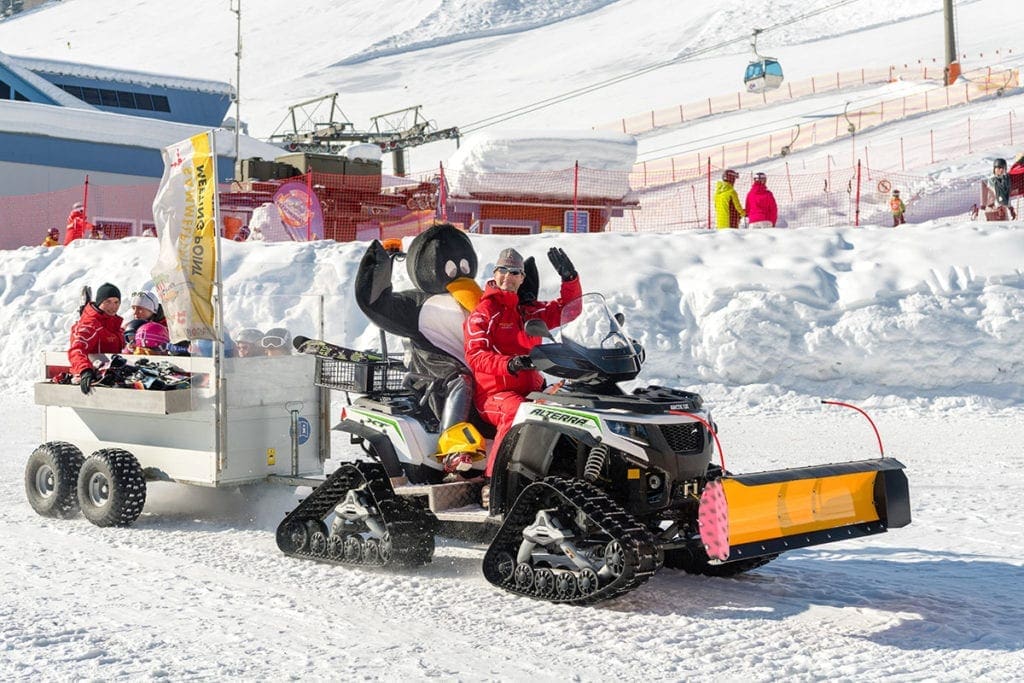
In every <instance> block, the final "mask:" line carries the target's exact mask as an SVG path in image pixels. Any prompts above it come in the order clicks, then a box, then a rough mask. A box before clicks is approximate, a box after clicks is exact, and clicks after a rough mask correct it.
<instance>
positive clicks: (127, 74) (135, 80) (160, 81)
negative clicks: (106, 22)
mask: <svg viewBox="0 0 1024 683" xmlns="http://www.w3.org/2000/svg"><path fill="white" fill-rule="evenodd" d="M9 57H10V60H11V61H13V62H14V63H16V64H18V65H20V66H21V67H23V68H24V69H28V70H30V71H34V72H36V73H45V74H52V75H62V76H76V77H78V78H93V79H98V80H102V81H111V82H115V83H131V84H133V85H141V86H156V87H162V88H174V89H176V90H192V91H196V92H205V93H214V94H217V95H233V94H234V92H235V89H234V87H233V86H232V85H231V84H230V83H223V82H221V81H207V80H203V79H199V78H185V77H181V76H165V75H162V74H155V73H149V72H146V71H131V70H129V69H111V68H109V67H105V66H96V65H93V64H80V63H77V62H64V61H60V60H56V59H38V58H35V57H18V56H15V55H10V56H9Z"/></svg>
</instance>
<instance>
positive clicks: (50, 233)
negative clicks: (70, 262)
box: [43, 228, 60, 247]
mask: <svg viewBox="0 0 1024 683" xmlns="http://www.w3.org/2000/svg"><path fill="white" fill-rule="evenodd" d="M58 244H60V230H58V229H57V228H50V229H49V230H47V231H46V237H45V238H44V239H43V246H44V247H56V246H57V245H58Z"/></svg>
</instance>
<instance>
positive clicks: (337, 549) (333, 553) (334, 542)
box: [327, 534, 345, 560]
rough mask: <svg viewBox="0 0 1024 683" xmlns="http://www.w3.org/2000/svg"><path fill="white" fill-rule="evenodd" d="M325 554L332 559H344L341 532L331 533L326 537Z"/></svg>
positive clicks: (343, 539)
mask: <svg viewBox="0 0 1024 683" xmlns="http://www.w3.org/2000/svg"><path fill="white" fill-rule="evenodd" d="M327 554H328V556H330V558H331V559H332V560H341V559H344V557H345V537H344V536H342V535H341V534H331V536H330V538H328V539H327Z"/></svg>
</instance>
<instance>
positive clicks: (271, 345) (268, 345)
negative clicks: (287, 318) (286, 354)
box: [260, 335, 285, 349]
mask: <svg viewBox="0 0 1024 683" xmlns="http://www.w3.org/2000/svg"><path fill="white" fill-rule="evenodd" d="M284 344H285V341H284V339H282V338H281V337H277V336H274V335H270V336H269V337H264V338H263V339H261V340H260V346H262V347H263V348H265V349H279V348H281V347H282V346H284Z"/></svg>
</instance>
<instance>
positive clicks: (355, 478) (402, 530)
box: [277, 462, 437, 567]
mask: <svg viewBox="0 0 1024 683" xmlns="http://www.w3.org/2000/svg"><path fill="white" fill-rule="evenodd" d="M363 484H368V486H367V487H366V490H367V491H368V492H369V493H370V495H371V496H372V497H373V506H374V507H375V508H377V510H378V511H379V513H380V516H381V518H382V521H383V523H384V527H385V529H386V530H387V533H388V535H389V536H390V538H391V556H390V557H389V558H388V559H387V561H382V560H381V559H380V557H379V556H377V557H375V558H369V559H367V558H365V557H360V558H359V559H346V558H345V557H343V556H341V557H339V556H338V555H337V554H332V553H331V552H330V543H327V544H325V547H324V549H323V552H314V551H313V550H311V549H310V543H309V539H308V536H309V535H310V532H309V529H310V528H311V527H315V528H320V525H321V524H322V523H323V520H324V518H325V517H326V516H327V515H328V514H329V513H330V512H332V511H333V510H334V506H335V505H337V504H338V503H339V502H341V500H342V499H344V498H345V496H346V495H347V494H348V492H349V491H351V490H352V489H357V488H359V487H361V486H363ZM311 523H312V524H311ZM293 525H302V526H303V527H305V528H306V530H307V532H306V534H307V540H306V542H305V543H304V544H303V545H302V547H300V548H295V547H294V543H293V542H292V533H291V532H292V530H293V529H294V528H295V527H294V526H293ZM436 529H437V518H436V517H434V515H433V513H431V512H430V511H429V510H425V509H423V508H421V507H418V506H417V505H416V504H415V503H413V502H412V501H410V500H408V499H407V498H405V497H403V496H397V495H395V492H394V489H393V488H392V487H391V481H390V480H389V479H388V475H387V472H386V471H385V469H384V467H383V466H382V465H380V464H379V463H367V462H356V463H346V464H344V465H342V466H341V467H339V468H338V469H337V470H335V471H334V473H333V474H331V476H329V477H328V478H327V479H326V480H325V481H324V483H323V484H320V485H319V486H317V487H316V488H315V489H314V490H313V492H312V493H311V494H310V495H309V496H307V497H306V498H305V500H303V501H302V502H301V503H299V506H298V507H297V508H295V509H294V510H292V511H291V512H290V513H288V514H287V515H286V516H285V518H284V519H283V520H282V521H281V524H279V525H278V527H277V547H278V548H280V549H281V551H282V552H283V553H284V554H286V555H289V556H291V557H300V558H303V559H308V560H316V561H317V562H328V563H331V564H340V565H346V566H378V567H384V566H387V567H393V566H403V567H410V566H418V565H422V564H426V563H428V562H430V560H431V558H432V557H433V555H434V533H435V531H436ZM327 540H328V541H330V537H327Z"/></svg>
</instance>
